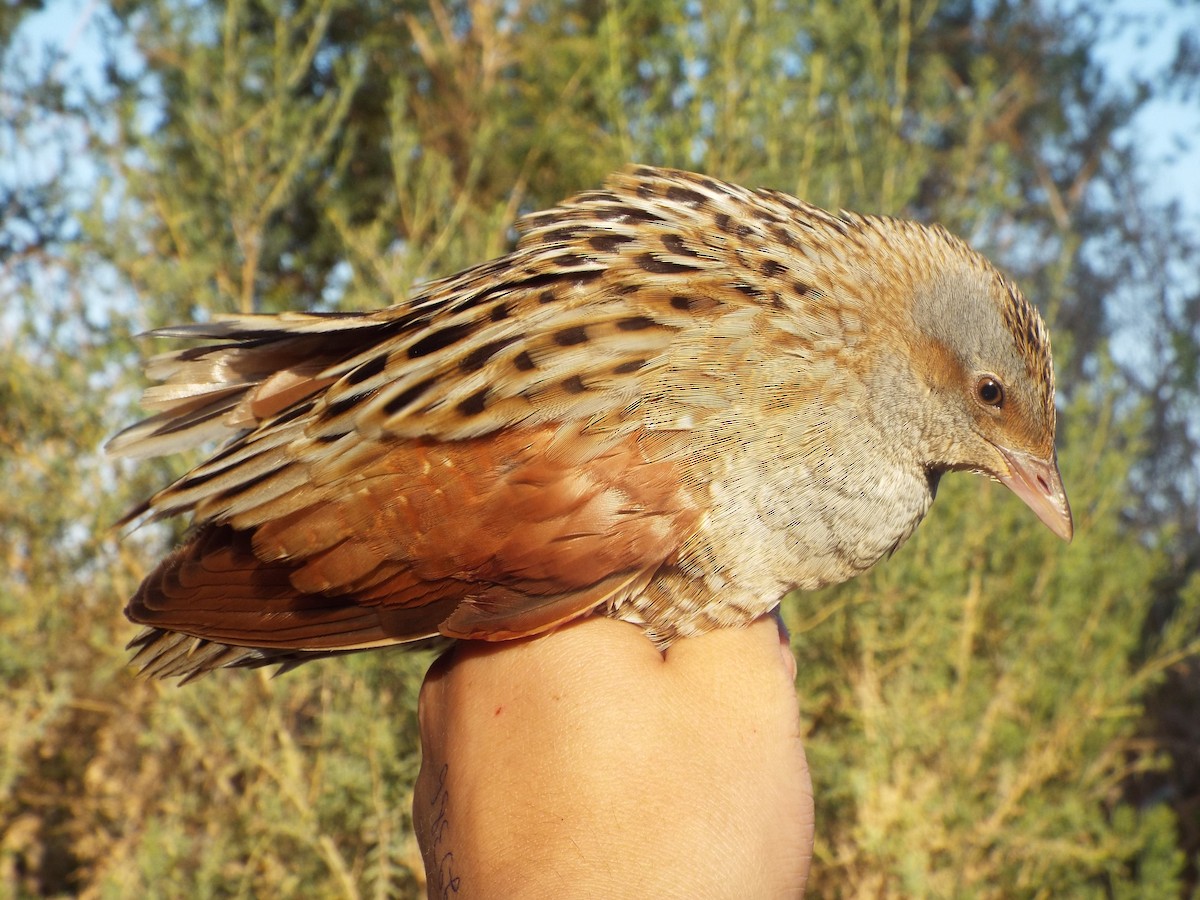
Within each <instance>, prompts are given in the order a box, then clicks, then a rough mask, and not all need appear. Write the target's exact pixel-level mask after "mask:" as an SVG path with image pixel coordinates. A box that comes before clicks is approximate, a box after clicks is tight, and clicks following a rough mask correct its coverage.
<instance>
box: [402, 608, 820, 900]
mask: <svg viewBox="0 0 1200 900" xmlns="http://www.w3.org/2000/svg"><path fill="white" fill-rule="evenodd" d="M794 677H795V661H794V658H793V657H792V655H791V652H790V651H789V650H788V648H787V645H786V642H785V641H783V640H782V639H781V636H780V633H779V629H778V626H777V624H776V622H775V620H774V619H772V618H766V619H762V620H759V621H758V622H756V623H754V624H753V625H751V626H749V627H747V628H736V629H721V630H718V631H714V632H710V633H708V634H705V635H702V636H700V637H694V638H687V639H683V640H679V641H677V642H676V643H674V644H672V645H671V647H670V648H669V649H668V650H667V651H666V652H665V653H660V652H659V651H658V650H657V649H656V648H655V646H654V645H653V644H652V643H651V642H650V641H648V640H647V639H646V637H645V635H644V634H643V633H642V632H641V631H640V630H639V629H638V628H636V627H634V626H632V625H629V624H627V623H624V622H620V621H616V620H613V619H607V618H600V617H596V618H591V619H586V620H584V621H581V622H578V623H575V624H572V625H570V626H566V627H563V628H560V629H557V630H556V631H554V632H552V633H551V634H548V635H544V636H541V637H537V638H532V639H527V640H523V641H513V642H506V643H502V644H484V643H462V644H459V645H458V646H457V647H456V648H455V649H454V650H453V651H452V652H451V653H449V654H447V655H446V656H444V657H443V658H442V659H441V660H439V661H438V662H437V663H436V664H435V665H434V667H433V669H431V671H430V673H429V675H428V677H427V678H426V681H425V685H424V687H423V688H422V691H421V698H420V725H421V743H422V749H423V762H422V766H421V772H420V775H419V777H418V779H417V784H416V789H415V794H414V800H413V820H414V826H415V828H416V832H417V838H418V841H419V843H420V846H421V850H422V854H423V856H424V860H425V867H426V872H427V876H428V881H429V895H430V896H431V897H452V896H460V897H471V898H491V897H496V898H501V897H503V898H517V897H520V898H526V897H527V898H539V897H555V898H570V897H581V898H582V897H601V896H603V897H610V898H621V897H650V896H653V897H680V898H683V897H688V898H694V897H704V898H708V897H712V898H718V897H731V898H733V897H737V898H747V897H798V896H801V895H802V894H803V892H804V885H805V882H806V879H807V876H808V865H809V861H810V857H811V852H812V840H813V802H812V786H811V782H810V780H809V773H808V768H807V764H806V761H805V757H804V750H803V747H802V744H801V740H800V723H799V717H798V711H797V703H796V696H795V690H794V686H793V682H794Z"/></svg>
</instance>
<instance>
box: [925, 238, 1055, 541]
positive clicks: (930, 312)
mask: <svg viewBox="0 0 1200 900" xmlns="http://www.w3.org/2000/svg"><path fill="white" fill-rule="evenodd" d="M934 242H935V244H937V245H940V246H938V247H937V250H939V251H940V254H939V255H941V254H944V258H943V262H944V263H945V265H943V266H938V267H935V268H934V269H933V270H932V271H930V272H928V273H927V277H923V278H918V279H915V281H914V295H913V306H912V312H913V316H914V320H915V325H916V329H915V332H914V333H915V338H914V340H915V345H914V346H913V347H912V348H911V353H912V358H913V360H914V362H915V364H916V366H917V370H918V371H917V374H918V377H919V378H920V380H921V381H922V382H923V387H924V389H925V390H927V391H928V396H929V400H930V404H929V407H928V408H929V409H930V410H931V416H930V419H929V420H928V422H927V423H926V426H925V429H924V430H925V440H924V442H923V443H924V444H925V446H926V448H927V452H928V453H929V459H928V460H927V461H926V463H927V465H928V466H929V467H930V469H931V470H932V471H933V472H935V473H937V472H941V471H947V470H955V469H961V470H970V471H975V472H980V473H982V474H986V475H989V476H991V477H992V478H995V479H997V480H998V481H1000V482H1002V483H1003V484H1004V485H1006V486H1007V487H1008V488H1009V489H1010V490H1012V492H1013V493H1014V494H1016V495H1017V496H1018V497H1020V498H1021V500H1022V501H1024V502H1025V503H1026V504H1027V505H1028V506H1029V508H1030V509H1032V510H1033V511H1034V512H1035V513H1036V514H1037V516H1038V518H1039V519H1041V520H1042V522H1043V523H1045V525H1046V526H1047V527H1049V528H1050V530H1051V531H1053V532H1054V533H1055V534H1057V535H1058V536H1059V537H1061V538H1062V539H1063V540H1066V541H1069V540H1071V536H1072V534H1073V533H1074V525H1073V523H1072V520H1071V508H1070V505H1069V504H1068V502H1067V495H1066V491H1065V490H1064V488H1063V483H1062V476H1061V475H1060V474H1059V471H1058V460H1057V457H1056V454H1055V450H1054V435H1055V408H1054V370H1053V366H1052V363H1051V357H1050V338H1049V335H1048V334H1047V332H1046V327H1045V325H1044V324H1043V322H1042V319H1041V317H1040V316H1039V315H1038V313H1037V310H1035V309H1034V308H1033V306H1032V305H1031V304H1030V303H1029V301H1028V300H1026V299H1025V297H1024V296H1022V294H1021V292H1020V291H1019V290H1018V289H1017V287H1016V285H1014V284H1013V283H1012V282H1011V281H1009V280H1008V279H1007V278H1006V277H1004V276H1003V275H1002V274H1000V272H998V271H997V270H996V269H995V268H994V267H993V266H992V265H991V264H990V263H988V262H987V261H986V260H985V259H983V258H982V257H981V256H979V255H978V254H976V253H975V252H974V251H972V250H970V249H969V248H968V247H967V246H966V245H965V244H963V243H962V242H961V241H958V240H957V239H956V238H952V237H951V236H950V235H948V234H946V233H945V232H941V231H940V229H939V230H938V233H937V234H936V236H935V238H934Z"/></svg>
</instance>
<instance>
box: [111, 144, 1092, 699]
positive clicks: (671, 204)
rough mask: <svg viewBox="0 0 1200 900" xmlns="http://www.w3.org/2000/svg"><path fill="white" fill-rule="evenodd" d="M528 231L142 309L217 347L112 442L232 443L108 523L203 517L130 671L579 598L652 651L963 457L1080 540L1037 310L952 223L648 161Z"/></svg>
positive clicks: (279, 655) (144, 608)
mask: <svg viewBox="0 0 1200 900" xmlns="http://www.w3.org/2000/svg"><path fill="white" fill-rule="evenodd" d="M519 227H520V231H521V240H520V242H519V243H518V245H517V247H516V249H514V250H513V251H512V252H511V253H509V254H508V255H507V256H503V257H501V258H499V259H496V260H493V261H491V262H486V263H483V264H482V265H479V266H476V267H474V268H471V269H467V270H466V271H464V272H461V273H459V274H457V275H454V276H451V277H449V278H445V279H443V280H441V281H436V282H434V283H432V284H430V285H428V286H427V287H426V288H425V289H424V290H422V291H421V292H420V293H419V294H417V296H415V297H414V298H413V299H411V300H410V301H409V302H406V303H402V304H399V305H396V306H392V307H388V308H387V309H381V310H378V311H375V312H369V313H351V314H337V315H327V314H322V315H315V314H299V313H285V314H283V315H278V316H251V315H242V316H231V317H227V318H222V319H219V320H218V321H216V322H211V323H204V324H194V325H185V326H182V327H178V328H168V329H164V330H162V331H159V332H157V334H158V335H161V336H166V337H177V338H201V339H205V340H207V341H209V342H210V343H208V344H204V345H200V346H194V347H192V348H190V349H185V350H180V351H176V352H171V353H167V354H164V355H161V356H158V357H156V358H154V359H153V360H152V361H151V362H150V364H149V366H148V374H149V375H150V377H151V378H152V379H155V380H158V381H161V382H163V383H162V384H160V385H158V386H154V387H151V388H149V389H148V390H147V392H146V397H145V405H146V406H147V407H148V408H150V409H152V410H155V411H156V414H155V415H154V416H153V417H152V418H150V419H147V420H146V421H144V422H141V423H140V424H137V425H135V426H133V427H132V428H130V429H128V430H126V431H124V432H122V433H121V434H120V435H118V436H117V437H116V438H114V439H113V440H112V441H111V443H110V444H109V450H110V451H111V452H113V453H116V454H121V455H128V456H138V457H143V456H154V455H161V454H168V453H173V452H176V451H179V450H182V449H185V448H191V447H195V446H196V445H198V444H201V443H203V442H206V441H210V440H212V439H222V438H223V439H226V440H225V443H224V445H223V446H222V447H221V449H220V450H219V451H218V452H217V453H216V454H215V455H214V456H212V457H211V458H210V459H208V460H207V461H206V462H204V463H203V464H201V465H199V466H197V467H196V468H195V469H193V470H192V471H190V472H188V473H187V474H186V475H184V476H183V477H182V478H180V479H179V480H178V481H176V482H175V483H174V484H172V485H171V486H169V487H167V488H165V489H164V490H162V491H160V492H159V493H157V494H155V495H154V496H153V497H151V498H150V499H149V500H148V501H146V502H145V503H143V504H142V505H141V506H139V507H138V508H137V509H135V510H133V511H132V512H131V513H130V514H129V516H128V517H126V519H125V520H124V521H125V522H129V521H132V520H134V519H137V518H140V517H142V516H144V515H148V516H149V517H150V518H159V517H165V516H174V515H178V514H182V513H188V512H190V513H191V514H192V517H193V520H194V524H195V527H194V529H193V530H192V532H191V534H190V537H189V538H188V539H187V540H186V542H185V543H184V544H183V545H182V546H181V547H179V548H178V549H176V550H175V551H174V552H173V553H172V554H171V555H170V556H168V557H167V558H166V559H165V560H164V561H163V562H162V563H161V564H160V565H159V566H158V567H157V568H156V569H155V570H154V571H153V572H152V573H151V574H150V576H149V577H148V578H146V580H145V581H144V582H143V584H142V585H141V587H140V588H139V589H138V591H137V593H136V595H135V596H134V597H133V599H132V600H131V601H130V602H129V605H128V607H127V610H126V611H127V614H128V615H129V618H131V619H132V620H133V621H135V622H140V623H143V624H145V625H147V626H149V628H148V629H147V630H146V631H144V632H143V633H142V634H141V635H140V636H139V637H138V638H136V639H135V640H134V642H133V644H132V645H131V646H136V647H137V648H138V650H137V655H136V657H135V660H136V661H137V662H138V663H140V664H142V665H143V666H144V671H146V672H147V673H149V674H152V675H158V676H173V675H183V676H195V675H198V674H201V673H204V672H206V671H209V670H212V669H215V668H219V667H226V666H258V665H264V664H269V663H281V664H283V665H284V666H285V667H286V666H289V665H294V664H296V663H299V662H303V661H304V660H307V659H311V658H315V657H320V656H328V655H332V654H335V653H339V652H344V651H351V650H362V649H366V648H372V647H381V646H385V645H389V644H402V643H409V642H421V641H426V640H430V639H438V638H471V639H484V640H503V639H506V638H514V637H519V636H523V635H531V634H536V633H538V632H542V631H545V630H547V629H550V628H553V627H554V626H555V625H558V624H560V623H562V622H566V621H568V620H570V619H574V618H576V617H578V616H581V615H585V614H587V613H589V612H592V611H597V610H598V611H602V612H603V613H605V614H606V615H610V616H615V617H617V618H621V619H625V620H628V621H630V622H634V623H637V624H638V625H640V626H642V627H643V628H644V629H645V630H646V632H647V634H648V635H649V636H650V637H651V638H653V639H654V640H656V641H658V642H660V643H664V644H665V643H666V642H669V641H670V640H671V639H672V638H674V637H676V636H685V635H691V634H696V633H700V632H704V631H707V630H709V629H713V628H719V627H724V626H736V625H741V624H744V623H747V622H749V621H751V620H753V619H755V618H756V617H758V616H760V615H762V614H763V613H766V612H768V611H769V610H770V609H772V608H773V607H774V606H775V605H776V604H777V603H778V601H779V598H780V597H781V596H782V595H783V594H784V593H786V592H788V591H790V590H792V589H794V588H804V589H812V588H818V587H821V586H823V585H827V584H832V583H835V582H840V581H844V580H846V579H848V578H850V577H852V576H853V575H855V574H856V573H858V572H861V571H863V570H864V569H867V568H869V567H870V566H871V565H873V564H874V563H875V562H876V561H877V560H879V559H880V558H881V557H883V556H884V555H885V554H888V553H890V552H891V551H893V550H895V549H896V548H897V547H899V546H900V545H901V544H902V543H904V541H905V539H906V538H907V537H908V536H909V535H910V534H912V532H913V529H914V528H916V526H917V523H918V522H920V521H921V518H922V517H923V516H924V515H925V513H926V511H927V510H928V509H929V505H930V503H931V502H932V501H933V497H934V492H935V490H936V487H937V484H938V479H939V478H940V477H941V475H942V474H943V473H944V472H947V471H951V470H955V469H967V470H971V471H975V472H981V473H984V474H986V475H990V476H991V477H993V478H995V479H998V480H1000V481H1001V482H1003V483H1004V484H1006V485H1007V486H1008V487H1009V488H1011V489H1012V490H1013V491H1014V492H1015V493H1016V494H1017V496H1019V497H1020V498H1021V499H1022V500H1024V501H1025V503H1027V504H1028V505H1029V506H1030V507H1031V508H1032V509H1033V511H1034V512H1035V513H1036V514H1037V515H1038V517H1039V518H1041V520H1042V521H1043V522H1044V523H1045V524H1046V525H1048V526H1049V527H1050V528H1051V529H1052V530H1053V531H1054V532H1055V533H1056V534H1058V535H1059V536H1061V537H1063V538H1065V539H1067V540H1069V539H1070V537H1071V533H1072V523H1071V513H1070V509H1069V507H1068V504H1067V498H1066V494H1065V492H1064V490H1063V486H1062V480H1061V478H1060V475H1059V472H1058V465H1057V461H1056V458H1055V451H1054V432H1055V409H1054V375H1053V370H1052V368H1051V359H1050V340H1049V337H1048V335H1047V333H1046V329H1045V326H1044V325H1043V323H1042V321H1041V318H1040V317H1039V316H1038V314H1037V312H1036V311H1035V310H1034V308H1033V307H1032V306H1031V305H1030V304H1029V303H1028V302H1027V301H1026V299H1025V298H1024V297H1023V296H1022V295H1021V293H1020V291H1019V290H1018V289H1017V287H1016V286H1015V285H1014V284H1013V283H1012V282H1011V281H1010V280H1009V279H1008V278H1006V277H1005V276H1004V275H1002V274H1001V273H1000V272H998V271H997V270H996V269H995V268H994V267H993V266H992V265H991V264H990V263H989V262H988V261H987V260H985V259H984V258H983V257H981V256H979V255H978V254H976V253H975V252H974V251H972V250H971V249H970V248H969V247H968V246H967V245H966V244H965V243H963V242H962V241H961V240H959V239H957V238H955V237H953V236H951V235H950V234H948V233H947V232H946V231H944V230H943V229H941V228H939V227H927V226H923V225H919V224H916V223H913V222H906V221H900V220H897V219H892V218H885V217H877V216H867V215H859V214H856V213H850V212H841V213H837V214H833V213H829V212H825V211H824V210H821V209H818V208H816V207H813V206H810V205H808V204H807V203H804V202H802V201H800V200H797V199H795V198H794V197H790V196H788V195H786V194H782V193H778V192H775V191H766V190H758V191H751V190H747V189H745V188H742V187H738V186H736V185H732V184H726V183H723V182H720V181H717V180H715V179H713V178H708V177H705V176H703V175H695V174H690V173H686V172H679V171H670V170H664V169H655V168H647V167H640V168H634V169H632V170H630V171H628V172H626V173H623V174H619V175H616V176H614V177H612V178H611V179H610V180H609V182H608V183H607V185H606V186H605V187H604V189H602V190H598V191H590V192H586V193H582V194H580V195H578V196H576V197H575V198H573V199H571V200H569V201H567V202H566V203H564V204H563V205H561V206H559V207H557V208H555V209H551V210H549V211H546V212H541V213H537V214H534V215H531V216H529V217H527V218H525V219H524V220H523V221H522V222H521V223H520V226H519Z"/></svg>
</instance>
